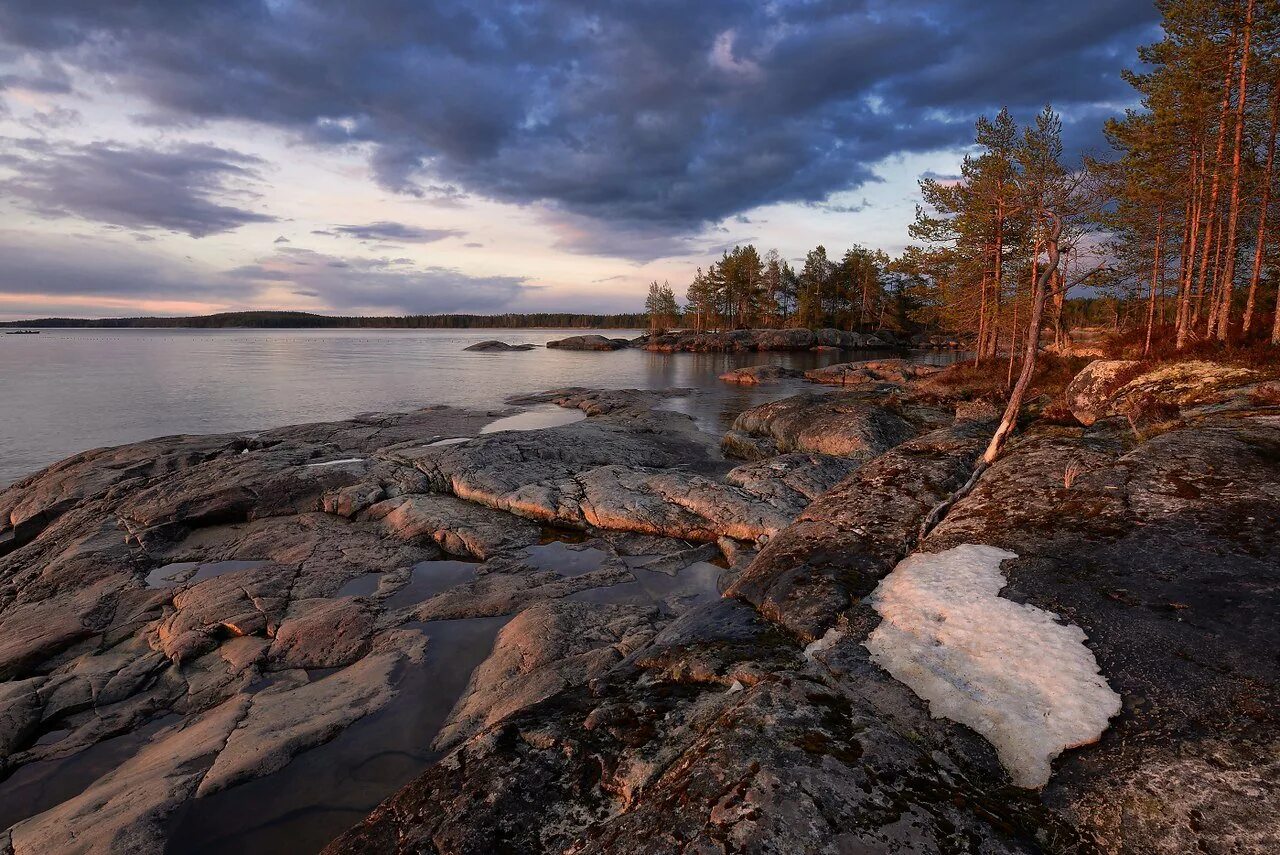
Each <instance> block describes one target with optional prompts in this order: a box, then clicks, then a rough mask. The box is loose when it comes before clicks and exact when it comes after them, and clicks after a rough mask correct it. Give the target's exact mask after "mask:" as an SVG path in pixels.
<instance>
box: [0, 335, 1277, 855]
mask: <svg viewBox="0 0 1280 855" xmlns="http://www.w3.org/2000/svg"><path fill="white" fill-rule="evenodd" d="M810 335H813V336H814V340H815V342H817V341H818V340H819V338H820V337H821V334H812V333H811V334H810ZM827 338H830V336H827ZM858 370H859V371H861V370H865V368H860V369H858ZM875 370H876V371H877V372H878V376H877V377H876V378H875V380H874V385H873V386H869V387H866V388H864V387H863V385H862V381H858V383H859V386H858V391H857V392H848V391H840V392H829V393H817V394H804V395H799V396H792V397H789V398H785V399H783V400H779V401H774V402H772V403H768V404H765V405H763V406H761V407H757V408H755V409H754V410H750V411H748V412H747V413H744V414H743V416H742V417H741V418H740V419H739V420H738V423H735V425H734V430H733V431H731V433H730V435H729V436H728V437H725V438H724V439H723V443H724V448H725V449H726V450H727V451H731V452H735V454H736V456H737V457H739V458H745V459H746V462H742V461H741V460H738V461H732V460H725V459H724V458H723V456H722V454H721V452H720V447H719V443H718V441H719V440H720V438H717V437H711V436H708V435H706V434H703V433H701V432H700V431H698V430H697V429H696V428H695V426H694V424H693V422H692V420H691V419H690V418H689V417H687V416H684V415H682V414H680V413H677V412H674V411H671V410H669V409H665V408H663V407H662V405H663V403H664V402H665V401H666V400H667V399H668V398H669V397H670V396H672V395H680V394H682V392H681V391H680V390H667V391H634V390H632V391H627V390H614V391H600V390H587V389H559V390H552V391H549V392H545V393H541V394H538V395H531V396H529V397H528V398H525V399H522V400H521V401H520V402H513V403H518V404H532V403H541V404H547V403H555V404H558V405H559V406H561V407H565V408H571V409H574V410H579V411H581V412H582V413H585V414H587V418H585V419H583V420H581V421H578V422H574V423H572V424H564V425H560V426H558V427H553V428H543V429H536V430H528V431H502V430H498V431H497V432H493V433H487V434H483V435H478V434H479V431H480V430H481V429H482V428H483V426H484V425H485V424H486V422H487V421H488V420H489V418H490V417H486V416H481V415H478V414H470V413H463V412H459V411H455V410H447V409H435V410H427V411H421V412H419V413H411V414H403V415H399V416H382V415H380V416H368V417H362V418H360V419H356V420H352V421H350V422H341V423H333V424H328V425H308V426H300V427H297V428H288V429H283V430H281V431H270V432H264V433H260V434H254V435H235V436H221V437H177V438H165V439H160V440H154V441H151V442H149V443H139V444H137V445H135V446H127V447H124V448H120V449H104V450H99V451H94V452H87V453H86V454H84V455H79V456H77V457H76V458H72V459H71V460H68V461H65V462H64V463H62V464H59V465H58V466H55V467H52V468H51V469H49V470H47V471H46V472H44V473H40V474H38V475H36V476H33V477H32V478H29V479H26V480H25V481H23V482H21V483H20V484H18V485H15V486H14V487H12V488H10V489H8V490H6V491H4V492H3V493H0V510H2V511H3V513H4V516H3V517H2V518H0V519H3V520H4V521H5V522H4V533H5V534H6V535H7V536H8V540H7V541H6V542H7V543H8V544H9V546H8V547H6V548H7V549H8V553H7V554H6V555H4V556H3V557H0V669H3V670H2V672H0V673H3V676H4V678H5V682H3V683H0V751H2V752H3V766H2V767H0V770H2V773H3V774H4V775H5V776H6V778H7V780H0V799H3V801H4V804H5V809H6V811H8V813H7V815H8V816H12V817H13V819H12V820H11V821H12V822H13V823H14V825H13V826H12V828H11V829H10V830H9V831H8V838H7V839H8V846H9V847H10V849H11V850H12V851H13V852H14V853H29V852H30V853H34V852H49V851H85V852H89V851H93V852H126V851H127V852H160V851H163V849H164V847H165V846H166V841H167V843H168V845H169V846H171V847H179V848H181V849H183V850H184V851H185V850H187V849H190V850H191V851H228V850H232V851H262V850H265V849H270V848H272V847H274V848H276V849H278V848H280V847H281V846H293V847H294V848H298V847H301V849H300V850H299V851H303V850H306V851H314V850H315V849H318V848H320V847H321V846H323V845H324V844H325V843H326V842H328V843H329V849H328V851H331V852H335V853H336V852H343V853H349V852H354V853H361V852H369V853H375V852H376V853H390V852H396V853H400V852H404V853H408V852H435V853H472V852H474V853H480V852H528V853H541V852H549V851H553V852H575V853H585V852H613V853H620V852H627V853H632V852H651V853H670V852H690V853H693V852H697V853H704V852H762V853H763V852H800V853H827V852H846V851H848V852H855V851H857V852H940V853H941V852H956V851H965V852H990V853H998V852H1045V851H1050V852H1096V851H1104V852H1127V851H1194V850H1202V851H1238V852H1249V853H1254V852H1256V853H1262V852H1269V851H1274V849H1275V848H1276V847H1277V846H1278V845H1280V840H1278V839H1277V833H1276V828H1278V827H1280V816H1277V814H1276V807H1275V806H1276V805H1277V804H1280V792H1277V790H1276V784H1275V781H1276V771H1277V769H1278V768H1280V761H1278V760H1277V757H1280V738H1278V735H1277V726H1278V724H1280V722H1278V721H1277V719H1276V717H1275V715H1274V710H1275V709H1277V708H1280V703H1278V702H1280V681H1278V678H1280V674H1277V671H1278V670H1280V664H1278V663H1277V662H1276V660H1275V658H1274V657H1271V656H1265V655H1258V651H1260V650H1261V651H1270V650H1274V649H1278V648H1280V622H1277V621H1276V619H1275V614H1276V613H1277V610H1278V609H1280V601H1278V600H1280V594H1278V593H1277V592H1280V578H1278V577H1277V572H1278V570H1277V568H1278V567H1280V539H1278V536H1277V534H1276V533H1275V526H1273V525H1270V524H1269V521H1271V520H1274V519H1276V518H1280V409H1278V408H1277V407H1276V406H1274V405H1272V404H1267V403H1266V402H1265V396H1263V397H1261V398H1260V397H1259V396H1258V395H1257V394H1256V389H1257V386H1258V383H1259V379H1258V378H1257V377H1255V376H1253V375H1252V374H1249V375H1241V374H1233V373H1231V372H1230V371H1227V370H1222V371H1215V372H1211V376H1212V377H1214V378H1217V379H1215V380H1212V381H1211V382H1207V383H1203V384H1200V385H1199V386H1197V385H1196V384H1195V383H1194V382H1193V379H1192V378H1190V377H1188V376H1187V375H1186V373H1185V372H1183V373H1179V372H1178V371H1176V370H1173V369H1158V373H1156V372H1146V375H1152V374H1154V376H1145V377H1144V373H1143V372H1139V374H1138V376H1136V377H1134V378H1131V379H1129V380H1127V381H1126V382H1125V383H1124V384H1122V385H1121V386H1120V387H1118V389H1117V390H1114V391H1113V392H1112V394H1113V395H1114V394H1116V393H1117V392H1118V391H1119V389H1123V388H1125V387H1130V386H1132V387H1133V389H1131V391H1133V390H1136V389H1139V388H1140V389H1142V394H1146V395H1152V396H1159V395H1165V396H1168V397H1169V398H1170V399H1171V404H1170V405H1171V406H1173V407H1176V414H1175V415H1174V416H1173V417H1172V419H1171V420H1169V421H1168V422H1167V423H1165V424H1163V425H1162V427H1161V429H1160V430H1159V431H1148V432H1146V433H1140V432H1136V431H1135V430H1133V429H1132V428H1131V426H1130V425H1129V424H1128V423H1127V422H1125V421H1124V420H1121V419H1115V418H1106V417H1104V418H1101V419H1099V420H1098V421H1097V422H1096V423H1094V424H1093V425H1091V426H1090V427H1087V428H1080V427H1078V426H1062V425H1061V424H1052V423H1049V422H1047V421H1031V422H1028V423H1026V424H1024V425H1023V428H1022V430H1021V432H1020V433H1019V434H1018V435H1017V436H1016V437H1015V439H1014V441H1013V442H1012V443H1011V444H1010V446H1009V448H1008V449H1007V450H1006V452H1005V454H1004V455H1003V456H1002V458H1001V459H1000V460H999V461H998V462H997V463H996V464H995V466H993V467H992V468H991V469H990V470H988V471H987V472H986V474H985V475H984V476H983V478H982V479H981V480H980V481H979V482H978V485H977V487H976V488H975V489H974V490H973V492H972V493H970V494H969V495H968V496H967V497H965V498H964V499H963V500H961V501H960V502H959V503H957V504H956V505H955V507H954V508H953V509H952V510H951V511H950V513H949V514H948V516H947V517H946V519H945V520H944V521H943V523H942V524H941V525H940V526H938V527H937V528H936V529H935V530H934V531H933V532H932V533H931V534H930V535H929V536H928V538H927V539H926V540H925V541H924V542H917V537H918V534H919V526H920V522H921V520H922V519H923V518H924V516H925V515H926V514H927V513H928V512H929V510H930V509H931V508H932V507H933V505H934V504H935V503H936V502H937V501H939V500H940V499H942V498H943V497H945V496H947V495H948V494H950V493H951V492H952V491H953V490H954V489H955V488H956V487H957V486H959V484H961V483H963V482H964V480H965V479H966V478H967V477H968V475H969V472H970V471H971V468H972V465H973V462H974V460H975V459H976V457H977V456H978V454H979V453H980V452H981V450H982V448H983V447H984V446H985V444H986V441H987V439H988V437H989V436H990V432H991V430H992V429H993V426H994V415H995V410H994V409H993V408H991V407H990V406H989V405H987V406H974V405H972V404H971V403H969V402H966V401H964V400H963V397H964V396H962V395H958V396H957V397H956V398H955V399H946V398H940V396H939V393H938V389H939V388H944V387H941V386H939V385H937V384H931V385H930V386H929V388H928V392H927V394H924V393H923V392H918V391H917V384H921V385H922V381H921V380H920V379H919V378H918V376H917V373H916V372H915V370H914V369H912V368H909V367H902V366H897V367H894V368H893V371H895V372H899V373H897V374H894V373H892V372H891V371H890V370H889V369H888V368H878V369H875ZM1206 376H1208V375H1206ZM1144 383H1145V385H1142V384H1144ZM1134 384H1139V385H1138V386H1134ZM1135 394H1136V392H1135ZM453 438H456V439H458V440H459V441H456V442H451V443H449V444H438V443H439V441H440V440H441V439H453ZM965 544H979V545H983V546H986V547H991V548H993V549H995V550H1007V551H1008V552H1009V553H1014V554H1016V555H1017V558H1014V559H1010V560H1007V561H1005V562H1004V563H1003V566H1002V567H1001V570H1002V572H1003V574H1004V577H1005V578H1006V580H1007V586H1006V587H1005V589H1004V590H1003V591H1002V592H1001V593H1000V596H1001V597H1003V598H1005V599H1007V600H1011V601H1013V602H1014V603H1024V604H1026V605H1027V606H1029V607H1034V609H1036V610H1039V611H1040V612H1050V613H1052V614H1054V615H1056V616H1058V619H1059V620H1061V621H1062V622H1063V623H1069V624H1071V625H1074V626H1076V627H1079V628H1080V631H1081V632H1082V633H1083V634H1084V636H1085V639H1086V640H1085V641H1084V642H1083V643H1084V644H1085V645H1086V646H1087V647H1088V649H1089V651H1090V652H1091V653H1092V655H1094V656H1095V657H1096V660H1097V664H1098V665H1099V666H1100V669H1101V675H1102V676H1103V677H1104V678H1105V679H1106V680H1107V681H1108V682H1109V684H1110V685H1111V686H1112V687H1113V688H1114V690H1115V691H1116V692H1117V693H1119V695H1120V697H1121V700H1122V709H1121V711H1120V713H1119V714H1118V715H1117V716H1115V717H1114V718H1113V719H1111V721H1110V725H1109V727H1108V728H1107V729H1106V730H1105V731H1103V733H1102V736H1101V738H1100V739H1099V740H1098V741H1097V742H1095V743H1092V744H1090V745H1085V746H1076V747H1069V748H1067V749H1066V750H1065V751H1064V752H1063V753H1062V754H1061V755H1060V756H1059V757H1058V758H1057V759H1056V760H1055V761H1054V763H1053V767H1052V775H1051V777H1050V779H1049V782H1048V784H1047V785H1045V786H1044V787H1043V788H1041V789H1026V788H1022V787H1018V786H1016V785H1015V781H1014V779H1013V778H1011V777H1010V774H1009V772H1008V771H1007V770H1006V769H1005V768H1004V766H1002V764H1001V761H1000V758H999V757H998V756H997V753H996V750H995V749H994V748H993V747H992V745H990V744H988V743H987V742H986V741H985V740H984V739H983V737H981V736H980V735H978V734H977V733H976V732H974V731H972V730H970V729H969V728H967V727H966V726H964V725H962V724H958V723H956V722H954V721H950V720H948V719H946V718H939V717H935V716H934V715H933V713H934V712H936V711H933V710H931V709H930V705H929V703H928V702H927V701H925V700H922V699H921V698H920V697H918V696H917V695H916V694H915V693H914V692H913V691H912V690H911V689H910V688H909V687H908V686H907V685H906V684H904V683H903V682H899V681H898V680H895V679H894V678H893V677H892V676H891V675H890V674H888V673H887V672H886V671H884V670H882V669H881V668H880V667H879V666H878V665H877V664H876V663H875V662H874V661H873V659H872V656H871V653H870V651H869V650H868V649H867V647H866V646H865V643H866V642H867V641H868V639H869V638H870V636H871V634H872V633H873V632H874V631H875V630H876V628H877V626H878V625H879V623H880V617H879V615H878V614H877V612H876V611H875V610H874V609H873V608H872V606H871V605H869V604H868V602H867V600H866V598H867V597H868V595H869V594H871V593H872V591H874V590H875V589H876V587H877V585H878V584H879V583H880V582H881V580H883V579H884V578H885V577H886V576H888V575H889V574H890V573H892V572H893V571H894V569H895V567H897V566H898V564H899V562H901V561H902V560H903V559H904V558H906V557H907V556H909V555H912V554H914V553H919V552H922V551H923V552H928V553H942V552H944V551H947V550H952V549H954V548H956V547H960V546H964V545H965ZM449 556H452V557H449ZM458 559H464V560H458ZM710 561H714V562H716V563H715V564H710V563H708V562H710ZM464 663H465V664H464ZM1038 667H1042V668H1051V667H1053V663H1038ZM473 669H474V670H473ZM121 740H124V741H121ZM128 740H136V741H133V742H130V741H128ZM112 746H115V748H112ZM108 749H111V750H112V751H118V752H119V756H120V759H119V760H116V761H115V764H114V769H113V768H111V767H107V768H102V767H99V766H95V765H92V764H89V762H88V758H91V757H93V756H96V755H94V754H93V752H106V751H108ZM102 756H104V757H106V756H116V755H108V754H103V755H102ZM80 758H86V759H85V760H83V761H82V760H81V759H80ZM375 758H376V759H375ZM366 759H367V760H368V765H362V764H364V761H365V760H366ZM94 762H95V763H99V762H102V761H100V760H99V761H94ZM77 764H79V765H77ZM77 769H82V770H85V771H77ZM90 769H92V770H93V771H92V773H90V772H89V771H88V770H90ZM37 773H38V774H39V775H40V776H47V778H48V780H51V781H54V782H57V781H59V780H65V784H59V785H58V786H50V787H46V788H44V789H42V790H38V791H37V790H36V789H33V786H32V784H31V782H32V781H33V780H44V779H45V778H44V777H39V778H38V777H37ZM59 775H62V776H63V777H62V778H59V777H58V776H59ZM73 781H74V782H75V783H74V784H73V783H72V782H73ZM59 787H61V789H59ZM383 799H385V801H383V802H382V804H381V805H380V806H378V807H376V808H375V809H373V810H372V813H368V816H367V817H364V815H365V814H366V813H367V812H368V811H369V810H370V808H371V807H372V806H373V805H374V804H375V803H376V802H378V801H379V800H383ZM362 817H364V818H363V819H362ZM353 823H354V827H352V828H350V830H349V831H347V832H346V833H345V834H342V835H341V836H339V837H337V839H333V838H334V836H335V835H336V834H338V833H339V832H340V831H341V830H342V829H343V828H344V827H350V826H351V825H352V824H353ZM222 826H227V827H234V828H235V830H234V831H232V830H226V829H223V828H222ZM330 841H331V842H330Z"/></svg>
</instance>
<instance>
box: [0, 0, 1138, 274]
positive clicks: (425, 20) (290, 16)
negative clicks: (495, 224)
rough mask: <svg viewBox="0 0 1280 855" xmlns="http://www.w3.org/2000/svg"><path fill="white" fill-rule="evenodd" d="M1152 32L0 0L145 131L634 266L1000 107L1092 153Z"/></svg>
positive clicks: (1069, 7)
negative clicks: (357, 183) (354, 160)
mask: <svg viewBox="0 0 1280 855" xmlns="http://www.w3.org/2000/svg"><path fill="white" fill-rule="evenodd" d="M1156 20H1157V15H1156V12H1155V10H1154V8H1153V5H1152V4H1150V3H1146V2H1138V0H1126V2H1116V0H1078V2H1075V3H1071V4H1060V5H1058V6H1052V5H1046V4H1043V3H1028V2H1026V0H988V2H983V3H972V2H959V0H950V2H943V0H915V1H914V2H913V0H892V2H891V0H863V2H852V3H836V2H829V0H818V1H817V2H812V0H780V2H776V3H758V2H754V0H703V2H698V3H688V2H686V0H655V2H647V3H619V4H589V5H584V4H582V3H580V2H579V0H540V2H531V3H524V4H510V3H507V2H505V0H488V2H485V0H436V2H421V1H420V0H368V2H365V3H361V4H351V3H346V2H337V0H298V1H297V2H291V3H277V2H269V0H231V2H227V3H216V4H185V3H173V2H168V0H116V2H110V3H104V2H101V0H62V2H58V3H55V4H50V3H49V2H47V0H39V2H37V0H7V2H5V3H3V4H0V39H4V40H7V41H8V42H9V43H10V44H11V45H12V46H14V47H15V48H16V49H19V50H25V51H27V52H28V53H29V55H30V56H33V57H38V58H44V59H45V60H47V61H48V62H50V63H54V64H55V65H56V64H57V63H67V64H71V65H74V66H76V67H79V68H83V69H85V70H88V71H90V72H94V73H99V74H109V75H110V76H111V79H112V81H113V84H114V85H115V86H116V87H118V88H120V89H122V90H124V91H126V92H129V93H132V94H134V95H136V96H139V97H141V98H142V99H144V100H145V101H146V102H147V105H148V106H147V117H148V121H149V122H151V123H153V124H160V125H163V124H166V123H169V124H177V125H186V124H189V123H191V122H193V121H202V120H213V119H247V120H251V121H256V122H263V123H267V124H270V125H273V126H276V127H279V128H282V129H284V130H286V131H288V132H291V133H293V134H296V135H297V136H299V137H300V138H302V139H305V140H308V141H310V142H312V143H315V144H318V145H337V146H344V147H345V146H350V145H352V144H360V145H365V146H368V147H369V149H370V150H371V152H372V153H371V164H372V167H373V170H374V173H375V175H376V177H377V180H378V181H379V183H380V184H381V185H382V186H383V187H386V188H388V189H391V190H394V191H397V192H403V193H408V194H412V195H415V196H419V197H421V198H423V199H424V200H427V201H434V202H436V203H440V204H456V203H457V200H458V199H460V198H462V197H463V196H464V195H465V194H476V195H480V196H485V197H489V198H494V199H498V200H502V201H507V202H515V203H521V204H523V203H531V202H541V203H544V204H547V205H548V206H549V207H550V208H551V209H552V210H553V211H556V212H559V213H561V214H563V215H565V216H568V217H573V218H584V219H585V220H587V221H589V222H590V223H591V224H592V225H591V226H590V229H589V230H590V231H593V232H595V233H596V234H594V235H590V236H582V237H578V238H569V239H566V240H564V241H562V243H563V245H565V246H567V247H569V248H573V249H580V250H582V251H586V252H604V251H608V252H628V251H629V250H630V249H636V250H638V252H639V255H638V256H635V257H652V256H653V254H654V253H656V252H667V251H679V249H680V247H681V241H680V237H681V236H682V235H687V234H690V233H692V232H696V231H697V230H698V229H700V228H702V227H704V226H705V225H706V224H708V223H719V222H722V221H724V220H725V219H727V218H731V217H733V216H734V215H736V214H738V213H741V212H742V211H746V210H749V209H751V208H753V207H756V206H758V205H762V204H768V203H775V202H820V201H823V200H825V199H826V198H827V197H828V196H829V195H830V194H832V193H833V192H838V191H847V190H850V189H853V188H856V187H858V186H859V185H861V184H864V183H866V182H867V181H869V180H872V179H873V177H874V176H873V165H874V164H875V163H877V162H878V161H879V160H881V159H882V158H884V157H886V156H888V155H890V154H895V153H903V152H913V151H925V150H931V149H936V148H939V147H944V146H953V145H957V144H961V143H964V142H967V141H968V140H969V139H971V136H972V126H973V121H974V118H975V117H976V115H977V114H978V113H980V112H992V111H994V110H996V109H998V108H999V107H1000V106H1002V105H1004V104H1008V105H1009V106H1010V107H1011V108H1013V109H1014V111H1015V112H1016V113H1017V114H1018V116H1019V117H1020V118H1027V117H1029V116H1030V115H1032V114H1033V113H1034V112H1035V111H1036V110H1037V109H1038V108H1039V107H1041V106H1042V105H1043V104H1044V103H1045V102H1047V101H1052V102H1053V103H1054V104H1055V105H1056V106H1057V107H1058V108H1059V109H1061V110H1062V112H1063V115H1064V118H1065V120H1066V133H1067V138H1068V141H1069V143H1070V144H1071V145H1072V146H1074V147H1076V148H1080V147H1088V146H1091V145H1095V144H1096V143H1097V141H1098V120H1099V117H1100V115H1102V114H1103V113H1105V112H1107V111H1110V110H1112V109H1114V105H1115V104H1117V103H1123V102H1126V101H1128V100H1130V99H1131V93H1130V92H1129V90H1128V89H1127V87H1126V85H1125V84H1124V83H1123V82H1122V80H1121V79H1120V76H1119V73H1118V72H1119V69H1120V68H1121V67H1122V66H1123V65H1124V64H1126V63H1131V62H1132V61H1133V48H1134V46H1135V45H1136V44H1138V43H1140V42H1142V41H1146V40H1149V39H1151V38H1152V28H1153V25H1154V23H1155V22H1156ZM29 65H30V62H28V66H29ZM51 67H53V66H51ZM58 67H60V66H58ZM664 242H665V243H666V246H665V248H664V247H663V246H662V245H663V244H664Z"/></svg>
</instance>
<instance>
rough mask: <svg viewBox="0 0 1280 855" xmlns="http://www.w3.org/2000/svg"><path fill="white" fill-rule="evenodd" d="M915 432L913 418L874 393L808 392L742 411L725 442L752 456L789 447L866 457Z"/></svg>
mask: <svg viewBox="0 0 1280 855" xmlns="http://www.w3.org/2000/svg"><path fill="white" fill-rule="evenodd" d="M915 432H916V428H915V425H913V424H912V423H911V422H910V421H908V420H907V419H906V418H904V417H903V416H901V415H899V414H898V413H897V412H894V411H893V410H890V409H887V408H885V407H883V406H880V405H879V404H878V403H877V402H876V401H874V400H872V399H870V398H867V397H864V396H860V395H856V394H846V393H840V392H828V393H811V392H810V393H805V394H801V395H795V396H792V397H790V398H783V399H782V400H779V401H770V402H769V403H767V404H762V405H760V406H758V407H753V408H752V409H750V410H747V411H746V412H744V413H742V414H741V415H739V416H738V417H737V418H736V419H734V422H733V428H732V429H731V431H730V432H729V433H728V434H726V435H725V439H724V442H723V446H724V449H725V452H726V453H731V454H734V455H735V456H741V457H746V458H747V459H749V460H752V459H758V458H760V457H769V456H772V455H774V454H777V453H779V452H791V451H801V452H809V453H817V454H829V455H836V456H840V457H850V458H854V459H858V460H866V459H869V458H871V457H874V456H875V455H877V454H880V453H882V452H885V451H888V450H889V449H890V448H892V447H893V446H895V445H897V444H898V443H900V442H904V441H905V440H907V439H908V438H910V437H911V436H912V435H913V434H914V433H915Z"/></svg>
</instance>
